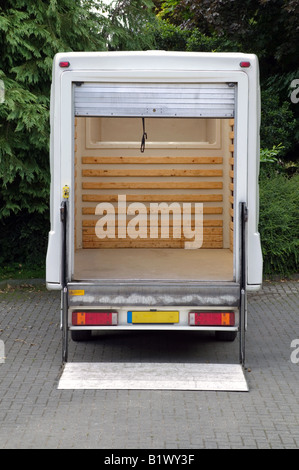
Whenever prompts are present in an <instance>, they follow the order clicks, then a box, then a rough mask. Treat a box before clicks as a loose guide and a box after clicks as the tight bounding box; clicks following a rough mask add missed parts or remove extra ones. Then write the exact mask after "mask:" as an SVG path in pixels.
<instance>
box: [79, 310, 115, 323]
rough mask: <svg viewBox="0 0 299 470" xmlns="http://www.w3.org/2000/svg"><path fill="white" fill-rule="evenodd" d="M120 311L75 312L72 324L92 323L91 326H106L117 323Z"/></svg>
mask: <svg viewBox="0 0 299 470" xmlns="http://www.w3.org/2000/svg"><path fill="white" fill-rule="evenodd" d="M117 323H118V313H117V312H73V313H72V324H73V325H74V326H81V325H90V326H102V325H103V326H105V325H117Z"/></svg>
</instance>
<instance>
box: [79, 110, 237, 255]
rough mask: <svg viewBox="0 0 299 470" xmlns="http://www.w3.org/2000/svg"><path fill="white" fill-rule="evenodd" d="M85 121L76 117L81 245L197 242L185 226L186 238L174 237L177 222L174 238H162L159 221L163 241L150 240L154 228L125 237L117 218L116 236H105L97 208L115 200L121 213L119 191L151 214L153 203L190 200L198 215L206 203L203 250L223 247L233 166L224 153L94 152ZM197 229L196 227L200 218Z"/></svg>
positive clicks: (156, 245) (144, 245)
mask: <svg viewBox="0 0 299 470" xmlns="http://www.w3.org/2000/svg"><path fill="white" fill-rule="evenodd" d="M79 119H80V120H84V118H77V119H76V131H75V139H76V143H75V162H76V163H75V164H76V169H75V186H76V190H75V214H76V217H75V220H76V222H75V231H76V234H75V242H76V248H77V249H78V248H88V249H90V248H105V249H109V248H184V244H185V242H186V241H191V240H190V239H189V238H185V237H184V234H183V230H181V232H182V236H181V238H180V239H178V238H175V237H173V233H172V225H173V224H172V222H171V227H170V236H169V238H161V236H160V235H161V233H160V225H161V224H160V222H159V237H158V238H157V239H151V238H150V236H149V228H148V238H142V239H141V238H136V239H131V238H128V237H127V238H125V239H123V238H122V239H120V238H118V237H117V233H118V224H117V221H116V237H115V238H113V239H111V238H104V239H99V238H98V237H97V236H96V233H95V225H96V222H97V220H98V219H99V216H97V215H95V208H96V206H97V204H98V203H100V202H109V203H111V204H113V206H114V207H115V213H116V215H117V212H118V208H117V201H118V195H119V194H121V195H124V194H125V195H126V200H127V205H128V204H130V203H132V202H141V203H144V204H145V205H146V206H147V211H148V213H149V204H150V203H151V202H157V203H160V202H166V203H168V204H170V203H172V202H179V203H181V204H182V203H183V202H190V203H192V208H193V209H192V214H194V203H196V202H202V203H203V214H204V227H203V231H204V233H203V235H204V241H203V248H222V247H223V194H224V191H223V188H224V182H223V173H224V169H223V168H224V164H227V158H226V157H225V158H224V156H220V155H219V153H221V152H219V151H217V152H215V151H214V152H213V151H212V150H206V151H204V150H200V151H198V152H197V153H198V156H194V155H193V156H190V155H188V151H184V150H183V149H182V150H181V151H180V152H179V155H178V152H177V151H176V152H173V153H174V155H172V154H171V152H169V151H167V152H165V151H164V152H161V155H159V152H157V150H156V151H155V152H150V151H148V152H147V151H145V152H144V153H140V151H139V149H138V150H135V149H134V150H131V151H130V150H128V149H126V150H125V151H124V150H123V149H117V150H116V151H115V152H111V149H109V150H107V149H95V148H94V146H93V149H92V150H88V148H86V147H88V146H86V145H84V141H85V139H86V136H83V137H82V133H84V132H85V125H84V123H83V122H82V121H81V122H80V126H78V121H79ZM232 132H233V130H232V128H230V135H229V137H230V138H231V136H232V135H233V134H232ZM79 135H80V139H79V138H78V136H79ZM225 141H226V142H227V141H228V140H227V139H226V140H225ZM82 142H83V143H82ZM231 145H233V143H231ZM231 149H232V147H230V152H231ZM157 153H158V155H157ZM165 153H166V154H165ZM189 154H190V152H189ZM215 154H216V155H215ZM232 158H233V157H232V156H231V157H230V160H229V164H230V170H229V172H228V171H226V173H229V176H230V182H229V185H230V190H231V191H233V168H232V166H231V165H232V161H233V160H232ZM224 160H225V161H224ZM232 195H233V193H231V198H233V196H232ZM230 203H231V202H230ZM231 204H232V203H231ZM230 210H231V209H230ZM132 217H133V216H131V218H132ZM129 220H130V216H127V221H129ZM170 220H172V219H171V218H170ZM148 221H149V219H148ZM148 223H149V222H148ZM192 228H194V218H193V219H192ZM231 230H232V226H231V225H230V231H231Z"/></svg>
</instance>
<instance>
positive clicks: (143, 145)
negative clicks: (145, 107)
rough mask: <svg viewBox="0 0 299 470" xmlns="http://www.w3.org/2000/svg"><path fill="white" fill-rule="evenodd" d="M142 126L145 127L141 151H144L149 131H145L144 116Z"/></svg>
mask: <svg viewBox="0 0 299 470" xmlns="http://www.w3.org/2000/svg"><path fill="white" fill-rule="evenodd" d="M142 127H143V134H142V139H141V146H140V152H142V153H143V152H144V149H145V140H146V139H147V133H146V132H145V122H144V118H142Z"/></svg>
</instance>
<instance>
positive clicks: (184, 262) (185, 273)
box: [73, 248, 233, 281]
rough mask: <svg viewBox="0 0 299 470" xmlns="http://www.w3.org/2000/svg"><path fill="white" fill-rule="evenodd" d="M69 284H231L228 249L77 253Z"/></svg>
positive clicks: (92, 250) (230, 257)
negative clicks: (221, 282)
mask: <svg viewBox="0 0 299 470" xmlns="http://www.w3.org/2000/svg"><path fill="white" fill-rule="evenodd" d="M74 264H75V269H74V276H73V280H77V281H79V280H81V281H83V280H84V281H85V280H96V279H102V280H104V279H105V280H117V279H120V280H160V279H161V280H174V281H191V280H192V281H233V253H232V252H231V251H230V250H229V249H200V250H184V249H171V248H167V249H163V248H160V249H151V248H144V249H143V248H137V249H134V248H121V249H119V248H118V249H81V250H77V251H76V253H75V263H74Z"/></svg>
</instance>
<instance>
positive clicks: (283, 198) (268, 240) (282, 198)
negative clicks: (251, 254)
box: [259, 173, 299, 276]
mask: <svg viewBox="0 0 299 470" xmlns="http://www.w3.org/2000/svg"><path fill="white" fill-rule="evenodd" d="M298 187H299V175H298V174H297V175H294V176H292V177H291V178H288V177H287V176H285V175H284V174H280V173H276V174H273V173H272V176H271V177H270V178H269V177H267V176H266V175H264V177H263V176H262V177H261V179H260V225H259V230H260V234H261V241H262V251H263V258H264V274H265V275H266V276H271V275H273V274H278V275H282V276H288V275H290V274H292V273H298V272H299V237H298V233H299V212H298V207H299V191H298Z"/></svg>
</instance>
